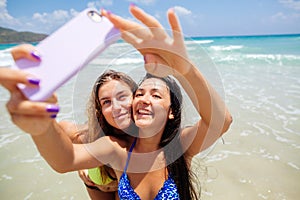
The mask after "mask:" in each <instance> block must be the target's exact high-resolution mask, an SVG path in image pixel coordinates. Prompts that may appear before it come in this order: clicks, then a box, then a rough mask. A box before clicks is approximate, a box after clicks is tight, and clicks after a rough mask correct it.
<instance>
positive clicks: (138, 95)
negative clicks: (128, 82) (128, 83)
mask: <svg viewBox="0 0 300 200" xmlns="http://www.w3.org/2000/svg"><path fill="white" fill-rule="evenodd" d="M141 96H143V94H142V93H136V94H135V96H134V97H141Z"/></svg>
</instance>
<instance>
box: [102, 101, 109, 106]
mask: <svg viewBox="0 0 300 200" xmlns="http://www.w3.org/2000/svg"><path fill="white" fill-rule="evenodd" d="M110 103H111V100H104V101H102V102H101V104H102V106H105V105H109V104H110Z"/></svg>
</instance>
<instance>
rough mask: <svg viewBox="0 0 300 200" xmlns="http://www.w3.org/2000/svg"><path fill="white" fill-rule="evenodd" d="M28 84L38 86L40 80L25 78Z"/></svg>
mask: <svg viewBox="0 0 300 200" xmlns="http://www.w3.org/2000/svg"><path fill="white" fill-rule="evenodd" d="M27 80H28V82H29V83H31V84H33V85H39V84H40V81H41V80H40V79H37V78H33V77H29V78H27Z"/></svg>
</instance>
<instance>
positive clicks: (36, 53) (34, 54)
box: [30, 51, 41, 60]
mask: <svg viewBox="0 0 300 200" xmlns="http://www.w3.org/2000/svg"><path fill="white" fill-rule="evenodd" d="M30 55H31V56H32V57H34V58H35V59H37V60H41V56H40V55H39V53H38V52H37V51H32V52H31V53H30Z"/></svg>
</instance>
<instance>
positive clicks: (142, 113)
mask: <svg viewBox="0 0 300 200" xmlns="http://www.w3.org/2000/svg"><path fill="white" fill-rule="evenodd" d="M136 113H137V114H138V115H145V116H152V115H153V113H152V112H151V111H150V110H147V109H138V110H137V112H136Z"/></svg>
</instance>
